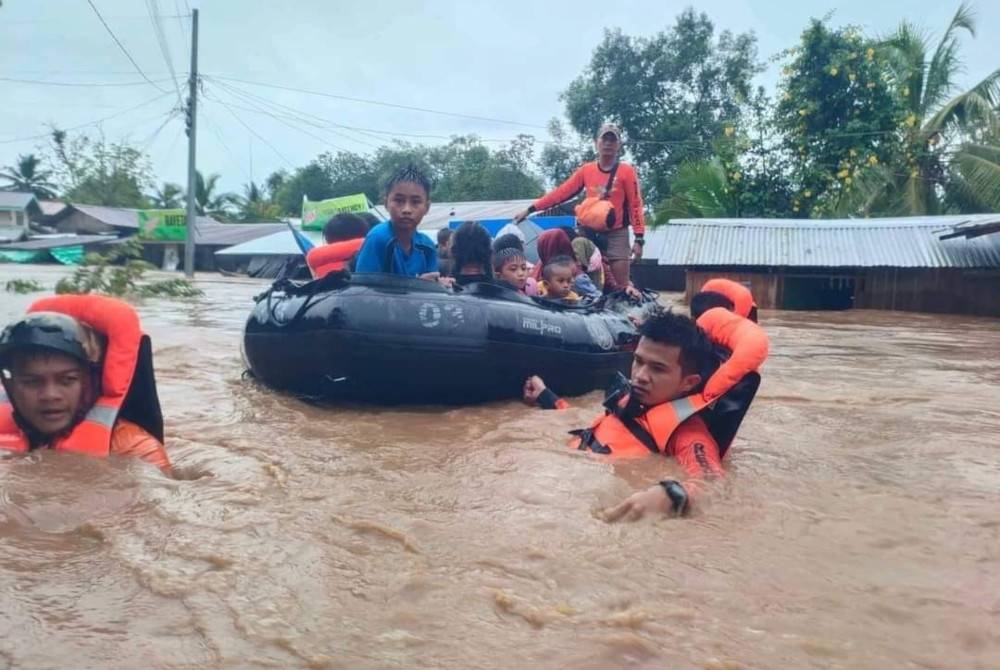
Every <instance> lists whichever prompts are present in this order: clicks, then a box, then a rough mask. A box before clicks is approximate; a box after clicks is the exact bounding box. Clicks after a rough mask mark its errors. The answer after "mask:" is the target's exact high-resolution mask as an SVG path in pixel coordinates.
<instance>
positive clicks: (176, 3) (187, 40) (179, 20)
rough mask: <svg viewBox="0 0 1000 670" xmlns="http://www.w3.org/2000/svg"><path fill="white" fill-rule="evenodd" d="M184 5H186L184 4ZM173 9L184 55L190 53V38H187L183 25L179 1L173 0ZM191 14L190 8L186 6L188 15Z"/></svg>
mask: <svg viewBox="0 0 1000 670" xmlns="http://www.w3.org/2000/svg"><path fill="white" fill-rule="evenodd" d="M185 4H187V3H186V2H185ZM174 9H176V10H177V25H178V27H180V30H181V39H182V40H184V53H188V52H189V51H191V38H190V37H189V36H188V31H187V28H186V27H185V25H184V14H183V12H181V6H180V2H179V0H174ZM190 13H191V6H190V5H188V14H190Z"/></svg>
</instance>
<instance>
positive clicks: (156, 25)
mask: <svg viewBox="0 0 1000 670" xmlns="http://www.w3.org/2000/svg"><path fill="white" fill-rule="evenodd" d="M146 9H147V10H148V11H149V19H150V21H151V22H152V23H153V33H154V34H155V35H156V41H157V43H158V44H159V45H160V53H161V54H162V55H163V60H165V61H166V62H167V70H169V71H170V78H171V80H172V82H173V84H174V89H175V90H176V91H177V104H178V105H179V106H181V107H183V106H184V96H183V95H181V85H180V84H179V83H178V82H177V72H176V71H175V70H174V59H173V56H171V54H170V46H169V45H168V44H167V36H166V35H165V34H164V32H163V22H162V21H161V20H160V6H159V3H158V2H157V0H146Z"/></svg>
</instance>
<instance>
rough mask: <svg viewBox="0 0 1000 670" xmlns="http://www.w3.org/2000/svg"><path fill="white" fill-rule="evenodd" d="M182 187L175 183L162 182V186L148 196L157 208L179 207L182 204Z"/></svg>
mask: <svg viewBox="0 0 1000 670" xmlns="http://www.w3.org/2000/svg"><path fill="white" fill-rule="evenodd" d="M183 196H184V189H182V188H181V187H180V186H178V185H177V184H172V183H170V182H164V183H163V186H161V187H160V188H158V189H156V191H155V192H154V193H153V195H151V196H150V197H149V199H150V201H151V202H152V203H153V207H155V208H157V209H180V208H181V207H183V206H184V198H183Z"/></svg>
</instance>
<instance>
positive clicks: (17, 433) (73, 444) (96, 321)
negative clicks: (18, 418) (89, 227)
mask: <svg viewBox="0 0 1000 670" xmlns="http://www.w3.org/2000/svg"><path fill="white" fill-rule="evenodd" d="M28 312H29V313H30V312H60V313H62V314H66V315H68V316H71V317H73V318H74V319H76V320H78V321H82V322H84V323H86V324H87V325H89V326H90V327H91V328H93V329H94V330H96V331H97V332H99V333H101V334H102V335H104V336H105V337H107V339H108V348H107V352H106V353H105V357H104V369H103V372H102V375H101V396H100V397H99V398H98V399H97V402H95V403H94V406H93V407H91V408H90V410H89V411H88V412H87V415H86V416H85V417H84V418H83V420H82V421H81V422H80V423H78V424H77V425H76V426H74V427H73V429H72V430H71V431H70V433H69V434H68V435H67V436H65V437H63V438H60V439H58V440H56V442H55V444H53V445H51V446H52V447H53V448H54V449H57V450H60V451H73V452H76V453H80V454H86V455H88V456H107V455H108V453H109V451H110V448H111V430H112V428H113V427H114V425H115V421H116V420H117V418H118V412H119V411H120V410H121V406H122V403H123V402H124V401H125V396H126V394H127V393H128V390H129V387H130V386H131V385H132V377H133V375H134V374H135V369H136V362H137V360H138V356H139V344H140V341H141V340H142V330H141V328H140V326H139V317H138V315H137V314H136V313H135V310H133V309H132V307H131V306H130V305H129V304H128V303H125V302H123V301H121V300H117V299H115V298H108V297H106V296H99V295H62V296H54V297H50V298H42V299H41V300H38V301H36V302H35V303H34V304H32V305H31V307H29V308H28ZM0 448H2V449H7V450H11V451H27V450H28V448H29V444H28V439H27V437H26V436H25V435H24V433H23V432H22V431H21V429H20V427H19V426H18V425H17V423H16V422H15V421H14V407H13V405H12V404H11V402H10V399H9V398H8V397H7V395H6V394H3V395H2V396H0Z"/></svg>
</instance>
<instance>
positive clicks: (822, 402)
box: [0, 266, 1000, 670]
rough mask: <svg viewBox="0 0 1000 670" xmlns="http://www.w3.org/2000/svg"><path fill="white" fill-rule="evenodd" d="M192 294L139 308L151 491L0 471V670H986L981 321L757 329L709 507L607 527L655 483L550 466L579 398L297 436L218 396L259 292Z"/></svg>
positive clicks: (273, 411)
mask: <svg viewBox="0 0 1000 670" xmlns="http://www.w3.org/2000/svg"><path fill="white" fill-rule="evenodd" d="M59 274H60V271H58V270H56V269H54V268H44V267H43V268H39V267H12V266H4V267H3V268H2V269H0V284H3V283H6V281H7V280H8V279H10V278H12V277H21V278H26V277H34V278H38V279H40V280H41V281H42V283H43V284H45V285H46V286H48V287H50V288H51V286H52V285H54V283H55V280H56V279H57V277H58V276H59ZM199 284H200V285H201V287H202V288H203V289H204V290H205V292H206V295H205V297H204V298H202V299H198V300H196V301H192V302H167V301H150V302H147V303H145V304H142V305H141V306H140V312H141V315H142V319H143V323H144V325H145V328H146V329H147V331H148V332H149V333H150V334H151V335H152V337H153V343H154V348H155V362H156V368H157V375H158V379H159V388H160V396H161V400H162V403H163V407H164V410H165V413H166V419H167V449H168V451H169V453H170V455H171V458H172V459H173V460H174V463H175V465H176V467H177V470H178V473H179V476H180V478H179V479H178V480H170V479H166V478H164V477H162V476H161V475H160V474H159V473H158V472H157V471H155V470H154V469H152V468H150V467H146V466H144V465H143V464H141V463H138V462H130V461H122V460H108V461H99V460H87V459H83V458H79V457H74V456H71V455H63V454H54V453H39V454H35V455H32V456H30V457H27V458H24V457H19V458H12V459H5V460H2V461H0V588H2V594H3V596H2V597H3V606H2V607H0V667H3V666H4V664H6V665H7V666H9V667H12V668H32V669H35V668H177V669H179V668H199V669H202V668H287V667H306V668H351V669H354V668H358V669H369V668H449V669H450V668H456V669H458V668H461V669H466V668H573V669H574V670H596V669H603V668H709V669H730V668H852V669H854V668H997V667H1000V635H998V632H997V631H998V630H1000V496H998V491H1000V450H998V442H1000V439H998V435H1000V354H998V352H1000V321H996V320H988V319H971V318H956V317H947V316H929V315H918V314H903V313H884V312H883V313H879V312H841V313H816V312H766V313H764V314H763V318H762V323H763V325H764V326H765V328H766V329H767V330H768V332H769V333H770V335H771V338H772V351H773V354H772V356H771V359H770V361H769V362H768V363H767V366H766V368H765V371H764V382H763V386H762V389H761V393H760V395H759V396H758V400H757V402H756V403H755V405H754V407H753V409H752V410H751V411H750V414H749V415H748V418H747V421H746V423H745V424H744V428H743V430H742V431H741V434H740V437H739V438H738V439H737V442H736V445H735V446H734V448H733V449H732V450H731V452H730V456H729V458H728V467H729V469H730V472H731V476H730V478H729V480H728V482H727V483H726V484H724V485H721V486H719V487H718V488H717V489H716V490H715V491H714V494H713V497H712V499H711V500H710V501H708V502H707V504H705V505H704V506H702V508H701V509H700V510H699V511H698V513H697V514H695V515H694V516H693V517H692V518H688V519H684V520H670V519H658V520H655V521H649V522H640V523H636V524H626V525H608V524H606V523H604V522H603V521H601V520H600V519H599V518H598V517H597V515H596V512H597V511H598V510H600V509H601V508H603V507H605V506H607V505H609V504H611V503H614V502H616V501H618V500H620V499H622V498H623V497H624V496H625V495H626V494H627V493H629V491H630V490H632V488H633V487H636V486H640V485H644V484H647V483H650V482H654V481H656V480H657V479H660V478H662V477H663V476H664V475H666V474H668V473H670V472H671V465H670V464H669V463H667V462H659V461H656V460H651V461H649V462H645V463H641V464H632V465H630V466H629V468H628V469H626V468H622V467H619V468H618V469H617V470H616V469H615V468H614V467H611V466H609V465H607V464H603V463H599V462H596V461H594V460H591V459H589V458H587V457H584V456H581V455H578V454H577V453H573V452H570V451H568V450H566V449H565V448H564V447H563V445H564V439H563V437H564V435H563V431H564V430H566V429H568V428H571V427H574V426H577V425H579V424H581V423H584V422H587V421H589V420H590V419H591V418H592V416H593V415H594V414H595V412H596V408H597V406H598V400H599V398H598V394H596V393H595V394H591V395H590V396H587V397H585V398H580V399H577V400H576V401H575V402H574V405H575V409H572V410H569V411H566V412H558V413H557V412H547V413H543V412H542V411H540V410H530V409H527V408H525V407H524V406H522V405H521V404H520V403H518V402H514V401H511V402H502V403H496V404H491V405H486V406H479V407H464V408H433V407H418V406H415V407H412V408H406V409H399V408H396V409H384V408H373V407H349V408H317V407H313V406H310V405H307V404H304V403H302V402H299V401H297V400H295V399H293V398H290V397H287V396H283V395H280V394H278V393H274V392H271V391H269V390H267V389H265V388H262V387H260V386H258V385H257V384H255V383H254V382H252V381H246V380H244V379H243V378H242V376H241V373H242V372H243V366H242V363H241V359H240V353H239V351H240V334H241V329H242V324H243V320H244V318H245V316H246V314H247V312H248V310H249V307H250V299H251V296H252V295H253V294H254V293H256V292H258V291H259V290H261V288H262V286H263V284H262V283H261V282H257V281H251V280H243V281H241V280H229V279H224V278H221V277H216V276H209V275H206V276H204V277H201V278H200V279H199ZM33 297H37V296H16V295H12V294H8V293H2V294H0V303H2V307H0V320H2V321H3V322H4V323H6V322H8V321H9V320H11V319H12V318H13V317H15V316H16V315H19V314H21V313H22V312H23V310H24V309H25V307H26V306H27V305H28V304H29V303H30V302H31V300H32V298H33ZM442 374H447V370H442ZM414 400H419V399H418V398H415V399H414Z"/></svg>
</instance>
